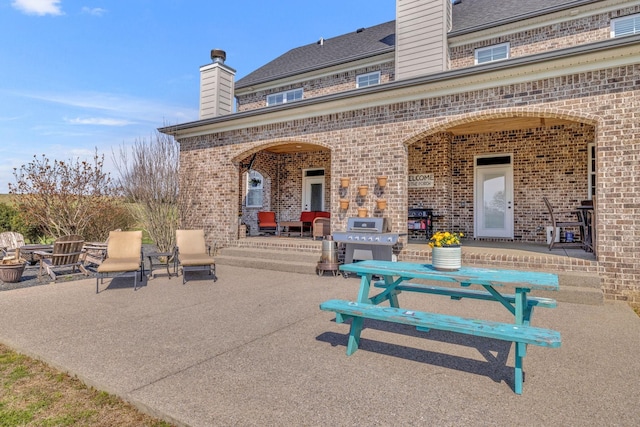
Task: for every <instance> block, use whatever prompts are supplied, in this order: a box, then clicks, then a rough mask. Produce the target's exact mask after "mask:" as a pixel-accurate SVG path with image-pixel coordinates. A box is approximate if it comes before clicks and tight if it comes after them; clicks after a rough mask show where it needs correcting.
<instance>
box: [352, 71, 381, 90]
mask: <svg viewBox="0 0 640 427" xmlns="http://www.w3.org/2000/svg"><path fill="white" fill-rule="evenodd" d="M374 75H375V76H377V78H378V83H372V84H367V85H364V86H360V79H364V78H368V77H370V76H374ZM379 84H380V71H374V72H372V73H366V74H358V75H357V76H356V88H360V87H368V86H375V85H379Z"/></svg>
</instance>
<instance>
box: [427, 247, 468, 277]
mask: <svg viewBox="0 0 640 427" xmlns="http://www.w3.org/2000/svg"><path fill="white" fill-rule="evenodd" d="M431 264H432V265H433V268H435V269H436V270H440V271H456V270H459V269H460V267H462V247H460V246H446V247H434V248H433V250H432V251H431Z"/></svg>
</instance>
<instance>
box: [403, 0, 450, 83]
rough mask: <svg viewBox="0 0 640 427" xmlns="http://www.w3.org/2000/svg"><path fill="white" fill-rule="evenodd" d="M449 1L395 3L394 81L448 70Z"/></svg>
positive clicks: (427, 0) (404, 1)
mask: <svg viewBox="0 0 640 427" xmlns="http://www.w3.org/2000/svg"><path fill="white" fill-rule="evenodd" d="M450 22H451V2H450V1H449V0H398V1H397V3H396V78H397V79H398V80H401V79H406V78H411V77H416V76H422V75H425V74H431V73H437V72H440V71H444V70H446V69H447V68H448V66H447V64H448V61H449V55H448V50H449V49H448V46H447V32H448V30H449V29H450Z"/></svg>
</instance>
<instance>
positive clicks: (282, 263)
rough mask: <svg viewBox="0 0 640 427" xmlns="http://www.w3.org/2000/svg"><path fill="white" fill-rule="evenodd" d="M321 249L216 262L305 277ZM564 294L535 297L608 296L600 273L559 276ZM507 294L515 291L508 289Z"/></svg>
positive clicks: (231, 253)
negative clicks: (604, 292)
mask: <svg viewBox="0 0 640 427" xmlns="http://www.w3.org/2000/svg"><path fill="white" fill-rule="evenodd" d="M321 253H322V252H321V250H320V249H318V251H317V252H316V253H314V252H301V251H299V250H291V249H289V250H286V249H264V248H252V247H245V248H240V247H227V248H224V249H222V250H221V251H220V253H219V254H218V255H217V256H216V263H217V264H221V265H233V266H237V267H247V268H256V269H262V270H273V271H284V272H291V273H301V274H316V273H317V270H316V267H317V264H318V261H319V260H320V256H321ZM558 281H559V283H560V291H558V292H541V291H536V292H535V295H537V296H541V297H547V298H553V299H555V300H556V301H558V302H567V303H574V304H586V305H602V304H604V297H603V294H602V290H601V287H600V277H599V276H598V275H596V274H584V273H559V274H558ZM437 283H438V286H447V285H448V286H456V285H455V284H451V283H449V284H447V282H437ZM505 291H507V292H512V291H513V290H510V289H505Z"/></svg>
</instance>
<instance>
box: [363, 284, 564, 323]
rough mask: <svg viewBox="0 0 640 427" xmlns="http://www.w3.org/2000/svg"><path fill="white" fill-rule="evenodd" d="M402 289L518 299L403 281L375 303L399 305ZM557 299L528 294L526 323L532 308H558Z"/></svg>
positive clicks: (457, 295)
mask: <svg viewBox="0 0 640 427" xmlns="http://www.w3.org/2000/svg"><path fill="white" fill-rule="evenodd" d="M373 285H374V286H375V287H376V288H384V289H386V288H389V287H390V286H391V285H389V284H387V283H385V282H384V281H377V282H374V284H373ZM402 291H407V292H422V293H425V294H435V295H444V296H448V297H450V298H451V299H453V300H461V299H462V298H472V299H478V300H485V301H496V299H500V298H502V299H503V301H502V302H503V303H505V302H506V303H509V304H514V303H515V301H516V295H515V294H500V295H499V296H498V295H495V294H492V293H490V292H488V291H481V290H476V289H467V288H451V287H447V286H433V285H424V284H421V283H412V282H403V283H401V284H399V285H396V286H394V287H393V290H392V291H391V292H389V293H387V294H385V293H382V294H380V295H378V296H377V297H376V298H374V301H373V302H374V303H376V304H379V303H380V302H381V301H382V300H385V299H386V300H389V302H390V304H391V305H392V306H393V307H398V302H397V299H396V297H397V295H398V294H400V293H401V292H402ZM556 306H557V303H556V300H554V299H551V298H543V297H533V296H527V313H525V316H524V317H525V323H528V322H529V321H530V319H531V315H532V310H533V308H534V307H544V308H556Z"/></svg>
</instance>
